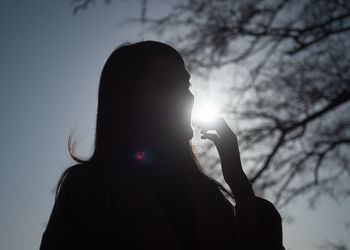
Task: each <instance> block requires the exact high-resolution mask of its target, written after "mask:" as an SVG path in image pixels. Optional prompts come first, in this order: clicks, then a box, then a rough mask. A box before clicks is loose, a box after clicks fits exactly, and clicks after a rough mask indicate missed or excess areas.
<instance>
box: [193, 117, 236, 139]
mask: <svg viewBox="0 0 350 250" xmlns="http://www.w3.org/2000/svg"><path fill="white" fill-rule="evenodd" d="M201 128H202V130H201V131H200V132H201V133H206V132H207V131H208V130H216V131H217V133H218V135H219V136H223V135H225V134H227V133H230V132H231V128H230V127H229V126H228V125H227V123H226V121H225V120H224V118H222V117H218V118H216V119H214V120H212V121H210V122H205V123H202V124H201Z"/></svg>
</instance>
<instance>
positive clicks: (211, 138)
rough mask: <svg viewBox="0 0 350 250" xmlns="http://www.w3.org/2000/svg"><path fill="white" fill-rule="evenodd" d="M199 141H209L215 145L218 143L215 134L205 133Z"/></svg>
mask: <svg viewBox="0 0 350 250" xmlns="http://www.w3.org/2000/svg"><path fill="white" fill-rule="evenodd" d="M201 139H209V140H211V141H213V142H214V143H215V144H217V143H218V142H219V137H218V136H217V135H216V134H208V133H205V134H203V135H201Z"/></svg>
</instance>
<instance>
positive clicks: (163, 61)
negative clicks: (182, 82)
mask: <svg viewBox="0 0 350 250" xmlns="http://www.w3.org/2000/svg"><path fill="white" fill-rule="evenodd" d="M148 71H149V73H150V74H151V75H154V76H166V75H178V76H182V77H184V78H186V79H188V78H190V74H189V73H188V71H187V70H186V68H185V64H184V61H183V60H182V58H181V57H175V56H158V57H156V58H154V59H153V60H152V61H151V62H150V63H149V67H148Z"/></svg>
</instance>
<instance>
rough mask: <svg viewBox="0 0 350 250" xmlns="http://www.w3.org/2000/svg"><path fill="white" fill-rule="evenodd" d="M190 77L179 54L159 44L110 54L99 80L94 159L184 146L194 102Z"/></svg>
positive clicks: (133, 46)
mask: <svg viewBox="0 0 350 250" xmlns="http://www.w3.org/2000/svg"><path fill="white" fill-rule="evenodd" d="M189 77H190V75H189V73H188V72H187V70H186V68H185V64H184V61H183V59H182V57H181V56H180V54H179V53H178V52H177V51H176V50H175V49H174V48H172V47H170V46H169V45H166V44H164V43H161V42H155V41H144V42H138V43H134V44H123V45H121V46H119V47H118V48H117V49H116V50H114V51H113V53H112V54H111V55H110V57H109V58H108V59H107V61H106V63H105V65H104V68H103V70H102V74H101V79H100V85H99V93H98V110H97V122H96V138H95V151H96V152H95V153H96V154H99V156H102V155H104V156H103V157H106V154H107V155H111V154H113V155H116V154H118V153H119V152H120V153H125V150H129V151H130V150H133V148H135V149H136V148H137V147H144V146H146V147H147V146H151V147H161V148H162V149H166V148H167V147H171V146H176V145H180V144H183V143H188V141H189V140H190V139H191V138H192V136H193V131H192V127H191V111H192V106H193V99H194V98H193V95H192V93H191V92H190V90H189V87H190V82H189Z"/></svg>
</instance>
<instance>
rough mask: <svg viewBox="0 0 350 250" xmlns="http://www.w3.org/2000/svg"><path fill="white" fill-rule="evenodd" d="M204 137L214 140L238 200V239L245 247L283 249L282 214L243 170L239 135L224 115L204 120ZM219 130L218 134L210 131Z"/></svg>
mask: <svg viewBox="0 0 350 250" xmlns="http://www.w3.org/2000/svg"><path fill="white" fill-rule="evenodd" d="M203 128H204V129H203V130H202V131H201V132H202V133H203V135H202V136H201V138H202V139H209V140H211V141H213V142H214V144H215V146H216V148H217V150H218V153H219V156H220V160H221V167H222V172H223V176H224V179H225V181H226V183H227V184H228V185H229V186H230V188H231V191H232V193H233V195H234V198H235V201H236V207H235V212H236V234H235V235H236V240H237V242H238V245H240V246H241V247H243V249H250V248H254V247H257V248H256V249H265V248H266V249H271V250H275V249H276V250H277V249H278V250H280V249H284V248H283V245H282V225H281V216H280V214H279V213H278V211H277V210H276V208H275V207H274V206H273V204H272V203H270V202H269V201H267V200H265V199H262V198H260V197H256V196H255V194H254V191H253V189H252V185H251V183H250V182H249V180H248V178H247V176H246V174H245V173H244V171H243V168H242V163H241V159H240V154H239V148H238V143H237V138H236V135H235V134H234V133H233V132H232V130H231V129H230V127H229V126H228V125H227V123H226V122H225V120H224V119H222V118H218V119H216V120H215V121H214V122H211V123H209V124H204V127H203ZM208 130H216V132H217V134H218V135H216V134H209V133H207V131H208Z"/></svg>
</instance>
